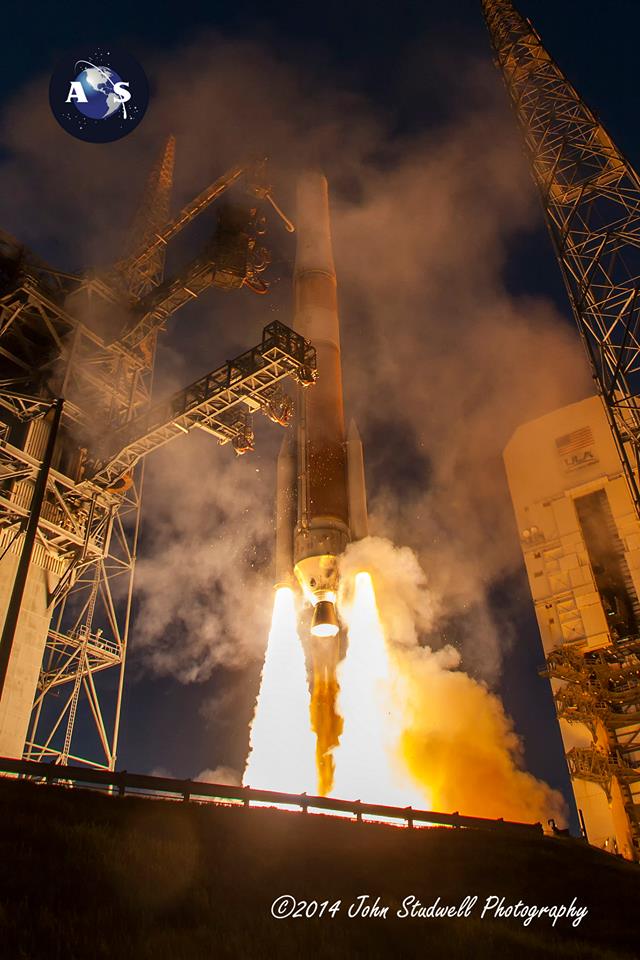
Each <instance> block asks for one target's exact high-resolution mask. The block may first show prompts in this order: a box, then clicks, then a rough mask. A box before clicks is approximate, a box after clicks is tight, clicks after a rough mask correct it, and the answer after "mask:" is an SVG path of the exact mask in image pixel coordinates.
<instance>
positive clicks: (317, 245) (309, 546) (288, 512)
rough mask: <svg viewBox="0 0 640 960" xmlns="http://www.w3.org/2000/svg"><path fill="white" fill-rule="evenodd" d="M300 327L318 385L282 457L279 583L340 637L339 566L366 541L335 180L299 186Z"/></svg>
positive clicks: (316, 623) (309, 178) (306, 180)
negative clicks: (344, 351)
mask: <svg viewBox="0 0 640 960" xmlns="http://www.w3.org/2000/svg"><path fill="white" fill-rule="evenodd" d="M296 229H297V250H296V263H295V271H294V327H295V329H296V330H297V331H298V333H301V334H302V336H304V337H305V338H306V339H307V340H309V341H310V342H311V343H312V344H313V345H314V347H315V348H316V352H317V369H318V380H317V382H316V383H315V385H314V386H312V387H310V388H309V389H303V388H299V396H298V403H297V431H296V436H295V438H294V437H292V436H291V435H287V436H286V437H285V440H284V442H283V444H282V449H281V451H280V456H279V458H278V472H277V482H278V494H277V549H276V580H277V582H280V583H282V582H291V579H292V573H293V574H295V577H296V579H297V580H298V582H299V584H300V586H301V588H302V591H303V593H304V595H305V597H306V599H307V600H308V601H309V602H310V603H312V604H313V606H314V607H315V613H314V619H313V621H312V633H313V634H314V635H316V636H335V634H336V633H337V631H338V621H337V617H336V613H335V608H334V604H335V599H336V594H337V588H338V570H337V560H338V557H339V556H340V555H341V554H342V553H343V551H344V549H345V547H346V545H347V543H348V542H349V541H350V540H354V539H360V538H362V537H364V536H366V535H367V509H366V492H365V483H364V465H363V455H362V443H361V441H360V436H359V434H358V430H357V427H356V425H355V423H353V422H352V423H351V424H350V427H349V433H348V436H346V435H345V423H344V403H343V395H342V367H341V357H340V323H339V319H338V304H337V284H336V272H335V265H334V261H333V252H332V248H331V229H330V220H329V198H328V187H327V180H326V178H325V177H324V176H323V175H322V174H321V173H317V172H309V173H305V174H304V175H303V176H301V177H300V178H299V180H298V185H297V224H296Z"/></svg>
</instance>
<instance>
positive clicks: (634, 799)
mask: <svg viewBox="0 0 640 960" xmlns="http://www.w3.org/2000/svg"><path fill="white" fill-rule="evenodd" d="M504 461H505V466H506V471H507V478H508V482H509V488H510V491H511V497H512V500H513V506H514V510H515V515H516V521H517V524H518V530H519V533H520V542H521V546H522V552H523V556H524V561H525V565H526V569H527V575H528V578H529V584H530V587H531V594H532V598H533V601H534V604H535V609H536V615H537V618H538V624H539V627H540V635H541V637H542V644H543V647H544V651H545V654H546V658H547V667H546V671H545V673H546V675H547V676H549V678H550V680H551V685H552V689H553V693H554V698H555V702H556V708H557V712H558V719H559V723H560V729H561V733H562V738H563V742H564V746H565V750H566V753H567V761H568V765H569V770H570V774H571V779H572V785H573V790H574V795H575V799H576V805H577V807H578V811H579V814H580V816H581V818H582V820H583V825H584V827H585V829H586V833H587V836H588V839H589V841H590V842H591V843H592V844H594V845H596V846H598V847H602V848H603V849H606V850H609V851H611V852H616V853H620V854H622V855H623V856H624V857H626V858H628V859H634V858H637V857H638V851H639V849H640V847H639V842H640V832H639V826H638V813H639V811H640V806H639V804H640V639H639V628H640V604H639V603H638V597H639V596H640V521H639V520H638V517H637V513H636V510H635V507H634V503H633V500H632V497H631V495H630V493H629V487H628V484H627V482H626V478H625V475H624V471H623V467H622V464H621V460H620V456H619V454H618V451H617V449H616V445H615V443H614V439H613V436H612V432H611V429H610V427H609V423H608V421H607V417H606V414H605V410H604V407H603V404H602V402H601V400H600V399H599V398H598V397H590V398H589V399H586V400H583V401H581V402H579V403H575V404H571V405H570V406H567V407H563V408H561V409H559V410H555V411H554V412H553V413H550V414H548V415H547V416H544V417H541V418H540V419H538V420H534V421H531V422H530V423H526V424H523V425H522V426H521V427H519V428H518V429H517V430H516V432H515V434H514V435H513V437H512V438H511V440H510V442H509V444H508V446H507V448H506V450H505V453H504Z"/></svg>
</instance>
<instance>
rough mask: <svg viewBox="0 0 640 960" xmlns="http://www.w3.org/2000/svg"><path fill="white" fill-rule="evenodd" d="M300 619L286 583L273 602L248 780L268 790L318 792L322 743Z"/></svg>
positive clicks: (251, 737)
mask: <svg viewBox="0 0 640 960" xmlns="http://www.w3.org/2000/svg"><path fill="white" fill-rule="evenodd" d="M296 620H297V617H296V608H295V602H294V596H293V591H292V590H291V589H289V587H280V588H279V589H278V590H277V591H276V595H275V599H274V603H273V617H272V620H271V630H270V631H269V642H268V644H267V650H266V653H265V658H264V665H263V667H262V679H261V681H260V692H259V693H258V699H257V701H256V709H255V713H254V717H253V723H252V724H251V734H250V739H249V747H250V749H249V756H248V758H247V765H246V767H245V771H244V776H243V778H242V783H243V785H244V786H251V787H257V788H259V789H262V790H279V791H281V792H283V793H305V792H306V793H310V794H314V793H315V791H316V769H315V749H316V745H315V737H314V735H313V731H312V730H311V721H310V716H309V707H310V698H309V685H308V683H307V672H306V667H305V659H304V651H303V649H302V645H301V643H300V639H299V637H298V631H297V626H296Z"/></svg>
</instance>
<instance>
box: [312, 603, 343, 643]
mask: <svg viewBox="0 0 640 960" xmlns="http://www.w3.org/2000/svg"><path fill="white" fill-rule="evenodd" d="M339 629H340V626H339V624H338V616H337V614H336V608H335V604H333V603H332V602H331V601H330V600H318V602H317V603H316V605H315V607H314V609H313V617H312V620H311V636H312V637H335V636H337V633H338V630H339Z"/></svg>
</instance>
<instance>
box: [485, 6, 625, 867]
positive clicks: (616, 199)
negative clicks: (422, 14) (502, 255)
mask: <svg viewBox="0 0 640 960" xmlns="http://www.w3.org/2000/svg"><path fill="white" fill-rule="evenodd" d="M482 6H483V11H484V16H485V20H486V23H487V26H488V28H489V33H490V36H491V42H492V46H493V50H494V54H495V59H496V62H497V65H498V67H499V69H500V70H501V72H502V76H503V79H504V82H505V85H506V88H507V91H508V93H509V96H510V98H511V103H512V106H513V108H514V111H515V115H516V118H517V121H518V124H519V126H520V130H521V132H522V135H523V137H524V142H525V145H526V149H527V152H528V155H529V160H530V164H531V169H532V172H533V177H534V180H535V183H536V185H537V188H538V191H539V194H540V197H541V200H542V203H543V207H544V213H545V218H546V222H547V226H548V229H549V233H550V236H551V240H552V243H553V247H554V250H555V253H556V257H557V260H558V263H559V265H560V269H561V271H562V275H563V278H564V282H565V286H566V289H567V293H568V296H569V300H570V303H571V307H572V310H573V314H574V317H575V320H576V323H577V325H578V330H579V332H580V336H581V339H582V342H583V344H584V347H585V350H586V353H587V357H588V359H589V363H590V365H591V370H592V372H593V378H594V381H595V384H596V387H597V391H598V393H599V395H600V397H601V399H602V403H603V406H604V412H605V415H606V419H607V421H608V424H609V427H610V430H611V434H612V437H613V440H614V443H615V447H616V449H617V453H618V456H619V458H620V462H621V466H622V472H623V473H624V477H625V480H626V484H627V487H628V491H629V496H630V498H631V504H630V510H631V512H632V513H634V515H635V520H638V519H639V518H640V486H639V479H638V477H639V463H640V290H639V288H640V178H639V177H638V175H637V173H636V172H635V170H634V169H633V167H632V166H631V164H630V163H629V162H628V160H627V159H626V158H625V157H624V156H623V155H622V153H621V152H620V150H619V149H618V148H617V147H616V145H615V144H614V143H613V141H612V139H611V137H610V136H609V135H608V133H607V132H606V130H605V129H604V128H603V126H602V125H601V123H600V122H599V121H598V119H597V117H596V116H595V114H594V113H593V111H592V110H590V109H589V107H588V106H587V105H586V104H585V103H584V102H583V101H582V100H581V98H580V96H579V94H578V93H577V92H576V90H575V88H574V87H573V86H572V85H571V83H570V82H569V81H568V80H567V78H566V77H565V76H564V74H563V73H562V71H561V70H560V68H559V67H558V66H557V64H556V63H555V62H554V60H553V59H552V58H551V56H550V55H549V54H548V53H547V51H546V50H545V48H544V46H543V45H542V42H541V40H540V37H539V36H538V34H537V33H536V31H535V29H534V28H533V26H532V25H531V23H530V22H529V21H528V20H527V19H526V18H525V17H523V16H522V15H521V14H520V13H519V12H518V11H517V10H516V9H515V8H514V6H513V4H512V3H511V2H510V0H483V3H482ZM584 437H585V435H583V438H582V440H581V439H580V438H579V437H578V436H577V434H576V436H574V437H573V439H571V438H569V437H567V436H565V437H561V438H558V440H557V441H556V442H557V443H558V444H559V447H558V449H560V448H561V446H562V442H564V444H565V447H564V449H565V450H568V448H569V446H571V444H573V445H574V448H575V449H576V450H577V449H581V448H580V444H581V443H582V444H583V446H584V444H585V443H587V445H588V441H585V439H584ZM576 444H578V446H577V447H576V446H575V445H576ZM583 492H584V491H583ZM567 495H569V494H568V493H567ZM605 499H606V498H605ZM575 503H576V504H578V500H577V499H576V500H575ZM580 509H582V510H583V512H584V510H585V505H584V504H583V505H582V508H580V507H579V506H578V505H577V506H576V510H577V512H578V514H580ZM609 516H610V512H609V507H608V506H606V505H605V507H603V512H602V518H604V519H602V523H601V527H602V529H604V527H605V526H607V519H608V518H609ZM585 522H586V521H585ZM589 525H591V527H593V523H592V522H591V521H589V522H586V526H587V527H588V526H589ZM631 526H633V524H632V525H631ZM614 527H615V525H614ZM630 531H631V527H629V528H628V529H627V530H626V531H624V530H621V529H620V524H618V528H617V529H613V530H612V531H610V533H611V537H612V539H611V544H610V546H609V548H608V550H605V551H604V554H606V555H607V556H613V555H614V554H616V552H617V553H618V554H619V561H620V564H621V565H624V567H625V569H631V573H634V572H635V571H634V567H635V566H636V564H635V558H634V557H633V556H632V554H633V553H634V551H635V547H634V543H635V541H634V537H636V536H637V533H638V530H637V529H634V530H633V531H632V532H630ZM583 533H585V530H584V528H583ZM599 536H604V534H603V533H602V530H601V531H600V533H599ZM585 538H586V539H585ZM588 539H589V537H588V536H587V535H586V534H585V537H583V538H582V539H581V541H580V542H581V543H582V545H583V546H584V545H585V543H586V546H587V547H588V546H589V543H588V542H587V541H588ZM616 541H617V542H618V543H619V544H620V545H621V547H620V550H618V547H617V546H616ZM596 552H597V551H596ZM601 552H602V550H601ZM543 553H544V548H543V547H542V552H541V544H538V550H537V551H536V555H537V556H538V557H542V556H543ZM589 556H590V562H591V566H592V568H593V576H594V579H595V583H596V586H597V589H598V592H599V594H600V598H601V601H602V607H603V610H604V611H605V613H606V616H607V617H608V618H609V621H611V619H616V616H615V615H613V616H612V610H611V596H612V590H613V588H612V587H611V583H609V584H608V585H607V584H606V583H605V580H606V576H604V575H603V573H602V564H599V563H595V562H594V560H593V550H592V551H591V553H590V554H589ZM620 569H622V566H620ZM539 575H540V574H537V576H539ZM620 576H622V575H621V574H620ZM636 580H637V581H638V582H637V583H636V582H635V581H636ZM639 584H640V577H635V578H634V576H631V577H627V583H626V586H625V587H624V593H625V598H624V603H625V604H627V605H628V607H629V608H630V610H633V609H635V608H636V607H637V604H638V596H637V593H638V585H639ZM616 589H617V588H616ZM620 589H621V590H622V588H620ZM534 595H535V594H534ZM621 598H622V594H621V593H620V592H619V600H620V603H622V602H623V601H622V599H621ZM549 599H553V598H551V597H550V598H549ZM557 599H558V597H556V598H555V599H554V602H556V600H557ZM617 619H618V621H619V620H620V617H617ZM623 619H626V624H625V626H624V627H622V628H620V623H618V628H616V629H613V628H612V629H609V631H608V633H607V636H606V637H605V638H603V640H602V643H601V645H600V648H599V651H598V652H595V651H594V650H593V645H592V650H591V651H590V652H589V653H587V652H586V650H585V638H584V637H583V638H582V639H576V640H573V639H572V641H571V642H570V643H562V645H561V646H559V647H557V649H549V648H548V649H547V652H548V654H549V655H548V658H547V675H548V676H550V677H551V678H552V680H553V681H554V687H555V692H556V704H557V706H558V713H559V716H560V717H561V718H564V719H566V720H572V719H573V720H574V721H578V720H582V721H583V722H588V724H591V728H592V730H593V731H595V733H594V736H593V744H592V745H590V746H589V747H581V748H577V747H576V748H573V749H571V750H570V751H569V753H568V761H569V768H570V772H571V775H572V779H573V781H574V791H575V786H576V781H590V782H592V783H597V784H598V785H600V786H601V787H602V789H603V790H604V791H605V793H606V794H607V796H608V797H609V799H611V796H612V791H613V790H614V788H615V785H616V784H617V788H619V791H620V793H621V795H622V798H623V804H624V810H625V814H626V816H627V818H628V828H629V832H630V836H631V843H632V845H633V847H634V849H635V854H636V856H637V854H638V850H639V849H640V817H639V810H640V807H639V803H640V768H639V761H640V723H639V722H638V717H639V716H640V672H639V667H640V639H639V636H638V625H637V623H635V622H634V621H635V620H636V619H637V618H636V617H635V615H634V616H627V617H626V618H623ZM543 639H544V636H543ZM545 646H546V645H545ZM585 717H587V720H585ZM598 731H600V733H598ZM617 788H616V789H617Z"/></svg>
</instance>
